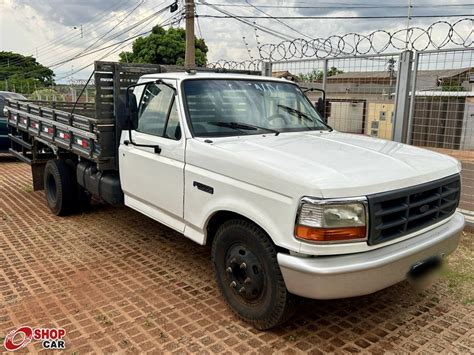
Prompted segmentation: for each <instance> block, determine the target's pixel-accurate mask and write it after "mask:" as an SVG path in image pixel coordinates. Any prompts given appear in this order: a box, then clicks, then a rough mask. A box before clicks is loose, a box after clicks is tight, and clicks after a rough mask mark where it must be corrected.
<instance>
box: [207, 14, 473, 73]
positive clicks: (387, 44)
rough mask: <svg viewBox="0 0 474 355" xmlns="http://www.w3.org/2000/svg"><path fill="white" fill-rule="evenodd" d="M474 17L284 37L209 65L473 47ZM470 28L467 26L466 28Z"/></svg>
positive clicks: (249, 66) (251, 66)
mask: <svg viewBox="0 0 474 355" xmlns="http://www.w3.org/2000/svg"><path fill="white" fill-rule="evenodd" d="M473 28H474V19H473V18H463V19H460V20H458V21H456V22H453V23H449V22H447V21H437V22H434V23H432V24H431V25H430V26H428V27H427V28H421V27H418V26H413V27H409V28H405V29H401V30H397V31H394V32H389V31H386V30H376V31H373V32H371V33H369V34H360V33H355V32H350V33H346V34H344V35H332V36H329V37H327V38H314V39H310V40H308V39H302V38H297V39H294V40H292V41H289V40H285V41H282V42H280V43H277V44H273V43H266V44H262V45H260V46H258V47H257V48H258V52H259V56H260V59H254V60H244V61H241V62H239V61H234V60H225V59H221V60H218V61H216V62H213V63H209V64H208V67H209V68H222V69H234V70H236V69H237V70H259V69H260V68H261V63H262V62H263V61H272V62H276V61H283V60H290V59H303V58H314V59H324V58H329V57H338V56H351V55H353V56H357V55H368V54H369V55H370V54H374V55H375V54H382V53H384V52H387V51H390V50H394V51H402V50H414V51H418V52H423V51H426V50H428V49H435V50H436V49H441V48H445V47H447V46H449V45H453V46H457V47H463V48H472V46H473V44H474V30H473ZM466 29H467V30H466Z"/></svg>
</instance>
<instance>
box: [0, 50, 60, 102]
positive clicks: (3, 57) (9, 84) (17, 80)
mask: <svg viewBox="0 0 474 355" xmlns="http://www.w3.org/2000/svg"><path fill="white" fill-rule="evenodd" d="M53 83H54V72H53V71H52V70H51V69H49V68H47V67H45V66H43V65H41V64H40V63H38V62H37V61H36V59H35V58H33V57H31V56H28V57H27V56H23V55H21V54H18V53H13V52H4V51H1V52H0V90H9V91H16V92H21V93H25V94H30V93H32V92H33V91H35V90H36V89H38V88H42V87H46V86H51V85H52V84H53Z"/></svg>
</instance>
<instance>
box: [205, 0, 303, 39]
mask: <svg viewBox="0 0 474 355" xmlns="http://www.w3.org/2000/svg"><path fill="white" fill-rule="evenodd" d="M200 2H201V3H202V4H206V5H209V7H211V8H213V9H214V10H216V11H217V12H220V13H222V14H225V15H226V16H229V18H233V19H235V20H237V21H239V22H241V23H244V24H246V25H248V26H250V27H253V28H256V29H258V30H260V31H262V32H265V33H267V34H270V35H272V36H274V37H277V38H280V39H283V40H293V39H295V38H294V37H291V36H288V35H287V34H285V33H282V32H278V31H275V30H272V29H270V28H268V27H265V26H262V25H258V24H257V23H255V22H253V23H252V22H250V21H247V20H245V19H242V18H240V17H239V16H236V15H234V14H232V13H231V12H229V11H227V10H223V9H220V8H218V7H217V6H214V5H212V4H209V3H207V2H205V1H203V0H200ZM199 16H206V15H199Z"/></svg>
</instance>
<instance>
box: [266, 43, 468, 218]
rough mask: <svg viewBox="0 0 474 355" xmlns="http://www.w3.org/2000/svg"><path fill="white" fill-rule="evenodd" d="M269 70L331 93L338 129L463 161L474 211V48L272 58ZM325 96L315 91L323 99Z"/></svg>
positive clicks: (331, 118) (464, 199)
mask: <svg viewBox="0 0 474 355" xmlns="http://www.w3.org/2000/svg"><path fill="white" fill-rule="evenodd" d="M263 67H264V72H266V73H267V74H269V73H270V72H271V73H272V75H273V76H278V77H285V78H288V79H290V80H294V81H297V82H298V83H299V85H300V86H302V87H308V88H310V87H317V88H323V89H325V90H326V95H327V103H326V118H327V120H328V123H329V124H330V125H331V126H332V127H334V128H335V129H336V130H339V131H342V132H349V133H356V134H365V135H369V136H373V137H378V138H383V139H389V140H396V141H399V142H404V143H408V144H413V145H416V146H420V147H424V148H427V149H431V150H436V151H438V152H441V153H445V154H448V155H451V156H453V157H455V158H457V159H458V160H460V161H461V163H462V167H463V172H462V184H463V188H462V196H461V204H460V208H461V209H462V210H463V211H464V212H466V213H467V214H472V215H473V216H474V48H460V49H441V50H431V51H422V52H416V51H404V52H400V53H383V54H374V55H357V56H338V57H333V58H324V59H299V60H285V61H274V62H267V63H264V65H263ZM318 95H319V94H318V93H317V92H316V91H315V92H309V97H310V99H311V100H312V101H314V102H316V101H317V99H318Z"/></svg>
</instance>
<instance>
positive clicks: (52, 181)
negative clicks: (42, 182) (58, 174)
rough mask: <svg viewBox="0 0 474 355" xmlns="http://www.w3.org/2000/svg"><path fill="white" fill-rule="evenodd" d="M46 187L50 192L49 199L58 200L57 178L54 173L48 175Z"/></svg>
mask: <svg viewBox="0 0 474 355" xmlns="http://www.w3.org/2000/svg"><path fill="white" fill-rule="evenodd" d="M46 188H47V192H48V200H50V201H51V202H53V203H54V202H55V201H56V194H57V191H56V180H55V179H54V176H53V175H52V174H50V175H48V178H47V179H46Z"/></svg>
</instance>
